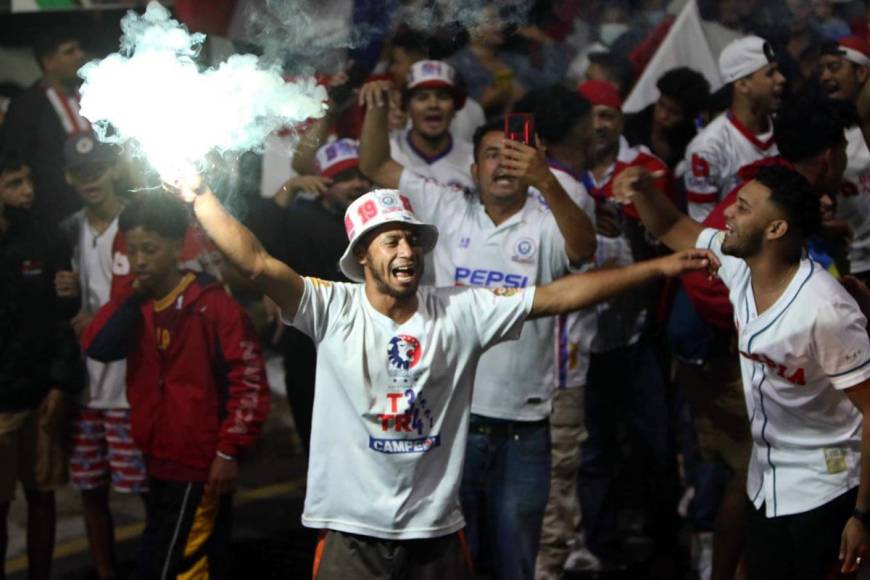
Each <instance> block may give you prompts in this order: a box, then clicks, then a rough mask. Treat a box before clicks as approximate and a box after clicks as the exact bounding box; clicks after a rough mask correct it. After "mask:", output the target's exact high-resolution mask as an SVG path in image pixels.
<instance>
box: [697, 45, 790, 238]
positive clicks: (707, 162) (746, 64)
mask: <svg viewBox="0 0 870 580" xmlns="http://www.w3.org/2000/svg"><path fill="white" fill-rule="evenodd" d="M719 73H720V74H721V75H722V79H723V80H724V81H725V82H726V83H728V84H730V86H731V91H732V92H731V108H730V109H729V110H728V111H726V112H724V113H722V114H721V115H719V116H718V117H717V118H716V119H715V120H714V121H713V122H712V123H710V124H709V125H707V126H706V127H705V128H704V130H703V131H701V132H700V133H698V135H697V136H696V137H695V138H694V139H692V142H691V143H689V147H688V148H687V149H686V173H685V176H684V181H685V186H686V200H687V201H688V206H689V216H690V217H691V218H692V219H694V220H696V221H703V220H704V218H705V217H707V214H709V213H710V211H712V209H713V207H715V206H716V204H717V203H718V202H719V201H720V200H721V199H722V198H723V197H725V196H726V195H727V194H728V192H730V191H731V190H732V189H733V188H734V186H735V185H737V183H738V182H739V178H738V177H737V172H738V171H739V170H740V168H741V167H744V166H746V165H749V164H750V163H753V162H755V161H757V160H759V159H761V158H764V157H772V156H774V155H776V154H777V150H776V144H775V143H774V141H773V126H772V125H771V122H770V115H771V114H772V113H774V112H776V110H777V109H778V108H779V105H780V103H781V102H782V92H783V89H784V88H785V77H784V76H783V75H782V74H781V73H780V72H779V69H778V68H777V64H776V60H775V56H774V54H773V49H772V48H771V47H770V44H768V43H767V41H765V40H764V39H762V38H759V37H758V36H746V37H744V38H739V39H737V40H735V41H733V42H732V43H731V44H729V45H728V46H726V47H725V49H724V50H723V51H722V54H721V55H719Z"/></svg>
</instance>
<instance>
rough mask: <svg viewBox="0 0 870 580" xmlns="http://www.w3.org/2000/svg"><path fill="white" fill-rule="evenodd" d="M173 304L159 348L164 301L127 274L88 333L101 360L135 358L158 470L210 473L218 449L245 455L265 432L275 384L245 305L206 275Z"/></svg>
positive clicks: (140, 420) (143, 441)
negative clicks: (141, 292)
mask: <svg viewBox="0 0 870 580" xmlns="http://www.w3.org/2000/svg"><path fill="white" fill-rule="evenodd" d="M170 300H172V303H171V304H170V305H168V306H166V308H172V309H176V310H177V312H175V313H172V315H173V316H174V317H175V324H174V325H173V329H174V330H173V332H172V336H171V337H168V338H167V337H166V336H164V337H163V338H162V339H161V340H162V341H163V342H164V346H165V349H163V350H161V349H158V343H157V340H158V337H157V330H156V328H155V326H154V320H155V311H154V308H155V302H154V301H153V300H146V299H142V298H141V297H139V296H138V295H137V294H135V293H134V291H133V288H132V280H127V281H126V282H125V283H124V285H123V287H122V288H121V289H120V291H118V292H117V293H115V296H113V298H112V299H111V300H110V301H109V302H108V303H107V304H106V305H105V306H103V307H102V308H100V310H99V311H98V312H97V314H96V316H95V318H94V320H93V322H92V323H91V324H90V326H88V328H87V330H86V331H85V333H84V336H83V337H82V345H83V347H84V349H85V353H86V354H87V355H88V356H89V357H91V358H94V359H96V360H100V361H111V360H120V359H123V358H126V359H127V398H128V399H129V401H130V412H131V423H132V430H133V439H134V441H135V442H136V445H137V446H138V447H139V448H140V449H141V450H142V451H143V452H144V453H145V455H146V457H147V460H148V473H149V475H151V476H152V477H157V478H160V479H169V480H181V481H205V480H206V479H207V478H208V470H209V466H210V465H211V462H212V461H213V460H214V458H215V454H216V452H217V451H220V452H222V453H225V454H227V455H231V456H233V457H237V456H239V455H240V454H242V453H243V452H244V451H245V450H247V449H248V448H250V447H251V446H252V445H253V444H254V442H255V441H256V439H257V437H258V435H259V433H260V427H261V425H262V423H263V421H264V420H265V418H266V415H267V413H268V411H269V402H270V393H269V385H268V384H267V382H266V370H265V367H264V365H263V358H262V354H261V351H260V343H259V340H258V339H257V336H256V334H255V332H254V328H253V326H252V324H251V322H250V320H249V319H248V317H247V315H246V314H245V312H244V311H243V310H242V307H241V306H239V304H238V303H237V302H236V301H235V300H233V299H232V298H231V297H230V296H229V295H228V294H227V293H226V292H225V291H224V290H223V288H222V287H221V286H220V285H219V284H217V283H216V282H214V281H213V280H212V279H211V278H209V277H208V276H205V275H200V276H199V277H197V278H196V279H195V280H193V281H192V282H191V283H190V284H189V285H188V286H187V287H186V288H184V290H182V291H181V292H180V293H179V295H178V296H175V297H171V298H170Z"/></svg>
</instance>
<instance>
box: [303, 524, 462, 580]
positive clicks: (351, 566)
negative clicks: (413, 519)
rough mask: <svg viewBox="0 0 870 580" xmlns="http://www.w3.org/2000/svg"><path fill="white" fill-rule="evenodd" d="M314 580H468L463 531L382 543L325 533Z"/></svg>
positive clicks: (315, 565)
mask: <svg viewBox="0 0 870 580" xmlns="http://www.w3.org/2000/svg"><path fill="white" fill-rule="evenodd" d="M313 577H314V579H315V580H345V579H351V578H352V579H353V580H444V579H449V580H471V578H473V577H474V573H473V571H472V569H471V556H470V555H469V553H468V545H467V544H466V543H465V536H464V534H463V533H462V531H459V532H456V533H454V534H450V535H447V536H441V537H440V538H426V539H421V540H382V539H380V538H372V537H369V536H360V535H357V534H348V533H345V532H336V531H335V530H326V531H325V532H323V533H321V535H320V540H319V541H318V543H317V550H316V552H315V554H314V574H313Z"/></svg>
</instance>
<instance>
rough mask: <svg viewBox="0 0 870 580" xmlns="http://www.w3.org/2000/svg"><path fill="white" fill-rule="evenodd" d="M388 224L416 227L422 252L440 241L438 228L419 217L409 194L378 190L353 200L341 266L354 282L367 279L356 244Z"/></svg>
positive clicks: (429, 250) (339, 263)
mask: <svg viewBox="0 0 870 580" xmlns="http://www.w3.org/2000/svg"><path fill="white" fill-rule="evenodd" d="M388 223H398V224H407V225H410V226H413V227H414V228H415V229H416V230H417V233H418V234H419V235H420V237H421V241H422V245H423V252H425V253H427V254H428V253H429V252H431V251H432V249H433V248H435V242H437V241H438V228H436V227H435V226H433V225H431V224H426V223H423V222H421V221H420V220H419V219H417V216H415V215H414V211H413V209H412V208H411V202H410V201H409V200H408V198H407V197H405V196H404V195H402V194H401V193H400V192H399V191H398V190H395V189H376V190H374V191H370V192H368V193H366V194H365V195H363V196H361V197H359V198H357V199H356V200H354V202H353V203H352V204H350V207H348V208H347V211H346V212H345V213H344V229H345V231H346V232H347V239H348V243H347V249H346V250H345V251H344V255H342V256H341V260H339V262H338V265H339V267H340V268H341V271H342V272H343V273H344V275H345V276H347V277H348V278H350V279H351V280H353V281H354V282H364V281H365V275H364V274H363V267H362V264H360V263H359V261H358V260H357V259H356V256H354V254H353V250H354V247H355V246H356V243H357V242H358V241H359V240H360V238H362V237H363V236H364V235H365V234H366V233H367V232H370V231H371V230H373V229H374V228H376V227H378V226H381V225H383V224H388Z"/></svg>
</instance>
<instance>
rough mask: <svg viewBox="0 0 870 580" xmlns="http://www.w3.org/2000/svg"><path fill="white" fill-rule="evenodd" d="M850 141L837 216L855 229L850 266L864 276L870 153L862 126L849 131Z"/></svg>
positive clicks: (869, 232)
mask: <svg viewBox="0 0 870 580" xmlns="http://www.w3.org/2000/svg"><path fill="white" fill-rule="evenodd" d="M846 140H847V142H848V145H847V147H846V157H847V158H848V160H849V162H848V164H847V165H846V171H845V173H843V182H842V183H841V184H840V194H839V195H838V196H837V217H839V218H842V219H845V220H846V221H847V222H848V223H849V226H850V227H851V228H852V233H853V235H854V239H853V240H852V243H851V244H850V245H849V266H850V268H851V271H852V273H861V272H866V271H867V270H870V150H868V149H867V143H866V141H865V140H864V133H863V132H862V131H861V128H860V127H852V128H851V129H848V130H847V131H846Z"/></svg>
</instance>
